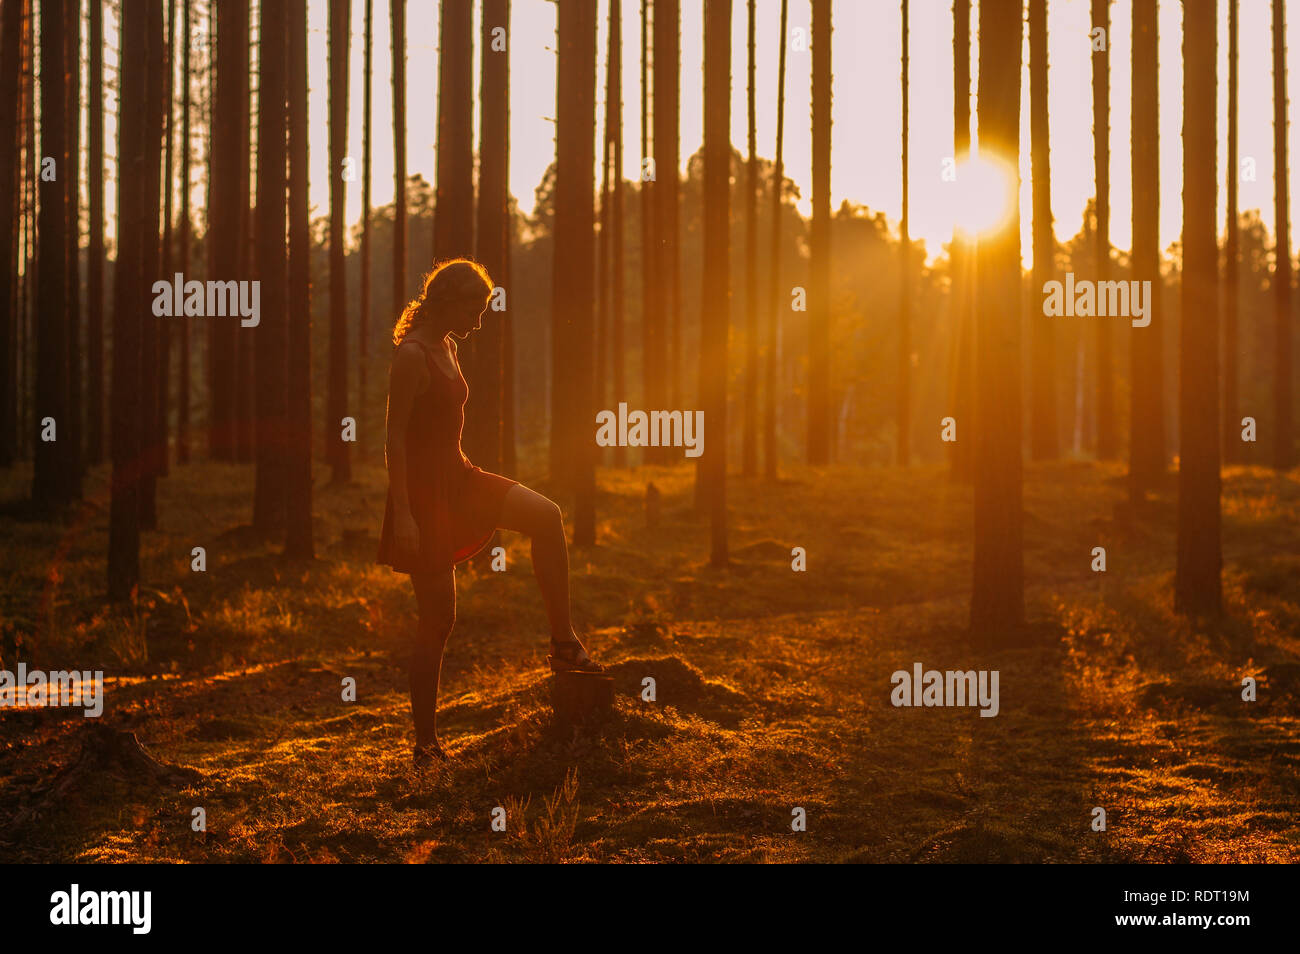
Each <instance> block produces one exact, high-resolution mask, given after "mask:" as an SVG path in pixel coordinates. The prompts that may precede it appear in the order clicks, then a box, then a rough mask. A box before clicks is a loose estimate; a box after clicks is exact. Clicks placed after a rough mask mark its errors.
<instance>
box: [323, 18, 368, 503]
mask: <svg viewBox="0 0 1300 954" xmlns="http://www.w3.org/2000/svg"><path fill="white" fill-rule="evenodd" d="M351 29H352V0H330V21H329V31H330V32H329V72H330V83H329V86H330V88H329V94H330V147H329V148H330V349H329V393H328V394H327V395H326V413H325V447H326V449H327V459H328V461H329V464H330V476H331V480H332V482H333V483H335V484H345V483H347V482H348V481H349V480H351V479H352V458H351V454H350V453H349V448H348V442H347V441H345V440H343V418H344V417H345V416H346V415H347V413H348V275H347V250H346V248H344V233H345V231H346V224H345V222H344V214H345V212H346V211H347V195H348V187H347V180H346V179H344V178H343V175H344V170H343V164H344V159H345V156H346V154H347V151H348V52H349V50H350V49H351V44H350V42H349V41H350V39H351ZM367 82H369V77H367Z"/></svg>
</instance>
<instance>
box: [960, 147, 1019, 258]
mask: <svg viewBox="0 0 1300 954" xmlns="http://www.w3.org/2000/svg"><path fill="white" fill-rule="evenodd" d="M1014 182H1015V178H1014V175H1013V170H1012V169H1011V168H1010V167H1008V166H1006V165H1005V164H1003V163H1000V162H996V161H994V160H993V159H990V158H988V157H987V156H979V155H975V156H971V157H970V158H969V159H967V160H965V161H964V162H961V163H959V164H958V165H957V202H956V207H955V208H954V209H953V226H954V228H956V229H957V231H959V232H961V233H962V234H963V235H965V236H966V237H967V238H978V237H979V236H981V235H984V234H987V233H989V232H991V231H993V230H994V229H996V228H997V227H998V226H1000V225H1004V224H1005V223H1006V222H1007V221H1008V219H1009V218H1010V217H1011V213H1012V211H1013V208H1014V207H1013V198H1014V196H1015V192H1014V188H1015V186H1014Z"/></svg>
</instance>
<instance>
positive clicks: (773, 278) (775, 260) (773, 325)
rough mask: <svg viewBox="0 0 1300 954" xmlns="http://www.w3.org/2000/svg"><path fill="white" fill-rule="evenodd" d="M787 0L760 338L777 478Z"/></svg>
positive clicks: (768, 452)
mask: <svg viewBox="0 0 1300 954" xmlns="http://www.w3.org/2000/svg"><path fill="white" fill-rule="evenodd" d="M789 7H790V3H789V0H781V32H780V35H779V36H778V37H777V41H778V42H779V43H780V45H781V49H780V52H779V53H778V54H777V67H776V155H775V157H774V159H773V162H772V244H771V252H770V255H769V258H768V276H767V277H768V282H769V284H768V290H767V291H768V294H767V329H766V332H765V333H764V336H763V339H764V340H763V476H764V478H766V479H767V480H769V481H775V480H776V476H777V458H778V456H779V452H778V448H777V444H776V406H777V401H778V400H779V397H778V394H777V388H776V358H777V342H778V340H779V338H780V321H781V305H782V297H783V296H782V294H781V211H782V206H783V203H782V198H783V197H784V196H783V192H784V190H785V163H784V159H783V157H784V154H785V152H784V150H785V48H786V36H785V31H786V23H787V17H788V14H789Z"/></svg>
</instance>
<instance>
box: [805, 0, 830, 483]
mask: <svg viewBox="0 0 1300 954" xmlns="http://www.w3.org/2000/svg"><path fill="white" fill-rule="evenodd" d="M808 258H809V261H808V279H809V281H808V305H809V308H808V463H810V464H814V465H823V464H829V463H830V450H831V433H830V429H831V382H830V373H831V315H830V297H831V0H812V226H811V228H810V231H809V240H808Z"/></svg>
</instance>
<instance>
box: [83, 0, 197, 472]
mask: <svg viewBox="0 0 1300 954" xmlns="http://www.w3.org/2000/svg"><path fill="white" fill-rule="evenodd" d="M91 2H92V3H94V4H96V5H97V4H98V3H99V0H91ZM181 2H182V3H184V5H185V7H184V13H183V14H182V17H181V32H182V34H183V39H182V41H181V51H182V57H181V75H182V76H183V77H184V78H185V80H184V82H185V88H184V90H183V91H182V92H181V220H180V234H179V235H178V236H177V239H176V262H177V267H178V268H179V270H180V271H181V272H182V273H184V274H186V275H188V274H189V271H190V228H191V222H190V186H191V183H190V83H191V76H190V46H191V44H192V43H193V34H192V33H191V13H192V12H193V0H181ZM91 102H92V103H93V102H94V97H93V96H92V97H91ZM180 332H181V349H180V350H181V355H180V374H179V377H178V379H177V381H176V460H177V462H178V463H181V464H187V463H189V460H190V323H189V322H188V321H182V322H181V324H180Z"/></svg>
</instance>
